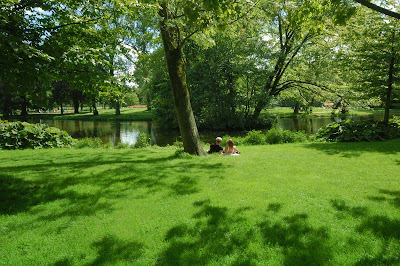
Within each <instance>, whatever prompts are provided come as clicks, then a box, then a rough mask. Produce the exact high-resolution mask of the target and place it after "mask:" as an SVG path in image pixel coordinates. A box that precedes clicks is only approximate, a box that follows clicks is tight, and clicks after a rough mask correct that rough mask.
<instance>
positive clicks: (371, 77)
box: [340, 9, 400, 123]
mask: <svg viewBox="0 0 400 266" xmlns="http://www.w3.org/2000/svg"><path fill="white" fill-rule="evenodd" d="M399 26H400V22H399V21H398V20H395V19H392V18H389V19H387V18H384V17H382V16H381V15H380V14H378V13H375V12H372V11H368V10H366V9H364V10H361V9H360V10H359V12H358V14H357V16H356V17H354V18H353V19H352V20H351V21H350V23H349V26H348V27H347V28H346V31H344V32H343V33H344V36H342V38H343V39H346V40H347V42H348V45H346V46H344V47H342V49H341V50H340V52H341V54H340V56H341V58H342V60H343V61H344V63H345V64H347V65H349V67H350V69H352V70H353V71H355V72H356V73H357V75H355V76H354V77H353V78H352V79H353V80H354V82H353V85H352V87H353V88H354V89H356V90H357V91H360V92H362V93H363V94H364V95H366V96H368V98H373V97H379V98H380V99H381V100H382V102H383V105H384V106H385V113H384V122H385V123H387V122H388V120H389V112H390V108H391V105H392V99H393V97H394V96H395V95H398V94H399V86H400V85H399V83H400V41H399V40H400V30H399Z"/></svg>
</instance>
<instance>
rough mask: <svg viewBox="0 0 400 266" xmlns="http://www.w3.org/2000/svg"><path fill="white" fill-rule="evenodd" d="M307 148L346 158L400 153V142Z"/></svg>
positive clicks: (321, 144) (312, 144)
mask: <svg viewBox="0 0 400 266" xmlns="http://www.w3.org/2000/svg"><path fill="white" fill-rule="evenodd" d="M303 147H305V148H309V149H315V150H319V151H322V152H325V153H326V154H328V155H340V156H342V157H345V158H351V157H359V156H361V154H363V153H365V152H377V153H383V154H397V153H400V143H399V140H390V141H381V142H330V143H329V142H328V143H308V144H304V146H303Z"/></svg>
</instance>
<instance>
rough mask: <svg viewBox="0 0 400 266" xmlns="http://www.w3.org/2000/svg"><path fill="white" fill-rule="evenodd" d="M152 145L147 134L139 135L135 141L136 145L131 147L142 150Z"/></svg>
mask: <svg viewBox="0 0 400 266" xmlns="http://www.w3.org/2000/svg"><path fill="white" fill-rule="evenodd" d="M153 144H154V143H153V141H152V140H151V138H150V135H149V134H146V133H140V134H139V136H138V138H137V140H136V143H135V144H134V145H133V147H134V148H136V149H138V148H144V147H147V146H151V145H153Z"/></svg>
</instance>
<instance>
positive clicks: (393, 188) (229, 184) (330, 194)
mask: <svg viewBox="0 0 400 266" xmlns="http://www.w3.org/2000/svg"><path fill="white" fill-rule="evenodd" d="M239 149H240V151H241V152H242V154H241V155H240V156H234V157H232V156H219V155H212V156H207V157H201V158H200V157H192V156H190V155H185V154H181V153H176V152H175V151H176V148H175V147H173V146H170V147H164V148H160V147H150V148H145V149H135V150H132V149H121V150H117V149H106V150H105V149H81V150H77V149H49V150H22V151H21V150H17V151H0V156H1V158H2V163H1V166H0V170H1V175H0V218H1V219H0V242H1V243H2V248H1V249H0V257H1V258H2V263H4V264H6V265H25V264H35V265H39V264H40V265H42V264H65V265H67V264H68V265H83V264H119V265H182V264H186V265H188V264H199V265H206V264H214V265H232V264H246V265H256V264H266V265H300V264H302V265H304V264H307V265H324V264H330V265H355V264H360V265H366V264H368V265H369V264H392V265H394V264H399V263H400V231H399V227H398V225H399V223H400V213H399V211H400V209H399V204H398V203H399V198H400V191H399V185H400V177H399V174H398V173H399V167H400V160H399V154H400V140H391V141H385V142H369V143H299V144H282V145H264V146H240V147H239Z"/></svg>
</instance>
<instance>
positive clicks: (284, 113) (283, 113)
mask: <svg viewBox="0 0 400 266" xmlns="http://www.w3.org/2000/svg"><path fill="white" fill-rule="evenodd" d="M384 113H385V110H384V109H382V108H380V109H378V108H376V109H350V110H349V112H348V113H345V114H342V113H340V112H338V110H336V111H335V113H334V114H332V108H321V107H313V108H312V112H311V113H307V112H304V111H301V112H300V113H298V114H294V113H293V108H290V107H275V108H273V109H267V110H265V111H263V112H262V114H264V115H266V116H272V117H279V118H302V117H343V116H364V115H382V116H383V114H384ZM390 114H391V115H400V109H391V110H390Z"/></svg>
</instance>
